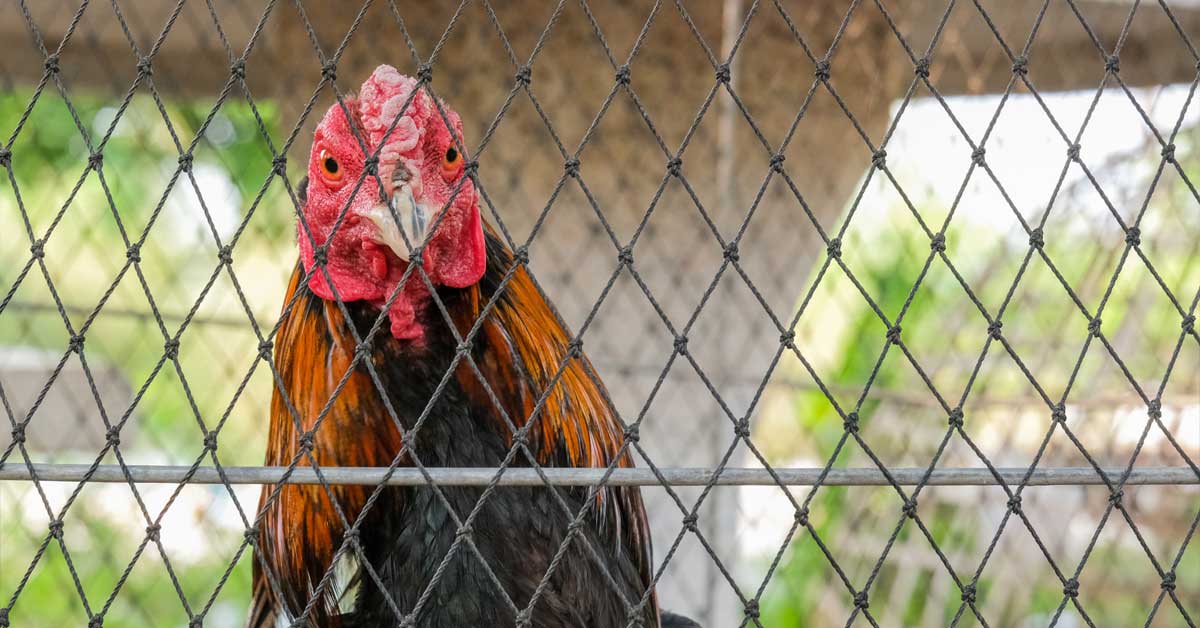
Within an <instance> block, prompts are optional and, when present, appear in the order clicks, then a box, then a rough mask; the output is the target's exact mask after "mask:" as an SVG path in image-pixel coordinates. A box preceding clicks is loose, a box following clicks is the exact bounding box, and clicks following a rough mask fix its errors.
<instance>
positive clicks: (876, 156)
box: [871, 148, 887, 169]
mask: <svg viewBox="0 0 1200 628" xmlns="http://www.w3.org/2000/svg"><path fill="white" fill-rule="evenodd" d="M885 163H887V151H886V150H884V149H882V148H881V149H879V150H877V151H875V152H874V153H872V154H871V167H873V168H876V169H879V168H883V166H884V164H885Z"/></svg>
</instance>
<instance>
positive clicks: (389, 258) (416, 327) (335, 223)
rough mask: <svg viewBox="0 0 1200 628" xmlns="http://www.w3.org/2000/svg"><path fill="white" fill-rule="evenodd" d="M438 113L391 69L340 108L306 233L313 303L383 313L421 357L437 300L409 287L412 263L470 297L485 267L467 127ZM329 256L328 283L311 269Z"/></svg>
mask: <svg viewBox="0 0 1200 628" xmlns="http://www.w3.org/2000/svg"><path fill="white" fill-rule="evenodd" d="M343 105H344V107H343ZM439 105H440V103H435V102H434V101H433V98H431V97H430V96H429V94H427V93H426V92H425V90H423V89H420V88H419V87H418V83H417V81H416V80H415V79H413V78H410V77H407V76H404V75H402V74H400V73H399V72H398V71H396V69H395V68H393V67H391V66H387V65H381V66H379V67H378V68H377V69H376V70H375V72H374V73H373V74H371V77H370V78H369V79H367V81H366V82H365V83H363V85H362V87H361V88H360V90H359V93H358V96H357V97H356V98H347V99H344V100H343V101H342V102H341V103H334V105H333V106H331V107H330V108H329V111H327V112H326V113H325V117H324V118H323V119H322V120H321V123H320V124H319V125H318V126H317V131H316V135H315V137H314V139H313V146H312V155H311V157H310V159H309V162H308V183H307V189H306V194H305V201H304V210H303V213H304V220H303V221H302V223H301V224H300V225H299V226H298V229H299V244H300V259H301V262H302V263H303V264H304V270H305V271H306V272H308V273H310V275H309V276H310V278H309V283H308V285H309V288H310V289H311V290H312V291H313V293H314V294H316V295H317V296H319V297H321V298H323V299H329V300H332V299H337V298H340V299H341V300H342V301H346V302H350V301H367V302H370V303H372V304H374V305H376V306H378V307H384V306H387V314H388V317H389V320H390V323H391V333H392V335H393V336H395V337H396V338H397V339H399V340H405V341H412V342H413V343H416V344H418V345H420V344H421V342H422V340H423V339H424V330H423V328H422V326H421V324H420V323H419V321H418V314H419V313H420V312H422V311H423V310H424V309H425V308H427V307H428V305H429V300H430V294H429V292H430V291H429V285H428V284H427V283H426V281H425V279H424V278H423V277H421V276H420V274H419V273H418V272H416V271H417V269H413V272H411V273H409V276H408V277H407V279H405V278H404V274H405V272H406V270H407V268H408V266H409V264H410V263H411V262H412V260H413V259H414V256H416V255H420V261H421V266H422V268H423V269H424V272H425V275H426V276H428V278H429V283H432V284H433V286H434V287H435V288H436V287H440V286H445V287H450V288H465V287H467V286H470V285H473V284H475V283H476V282H478V281H479V279H480V277H482V276H483V272H484V267H485V265H486V257H485V251H484V236H483V224H482V222H481V218H480V215H479V201H478V196H477V194H476V192H475V186H474V184H473V182H472V181H471V179H470V178H469V177H467V176H466V175H465V174H464V165H465V164H466V155H464V154H463V153H462V147H463V140H462V137H463V135H462V121H461V119H460V118H459V116H458V114H457V113H455V112H454V111H452V110H451V109H450V108H449V107H446V106H444V105H441V106H440V107H439ZM347 114H348V115H347ZM443 114H444V116H443ZM447 121H448V122H449V124H447ZM364 145H365V146H364ZM364 148H365V152H364ZM376 156H377V160H376V159H375V157H376ZM339 221H340V224H339ZM310 234H311V238H310ZM322 256H323V257H324V259H325V269H326V270H327V271H328V276H327V275H326V272H325V271H323V270H322V269H321V268H314V266H315V265H316V260H317V259H318V258H319V257H322ZM402 280H403V282H404V285H403V286H400V282H401V281H402ZM331 284H332V285H331ZM398 286H399V294H397V295H396V297H395V299H394V300H392V301H391V303H390V305H389V304H388V302H389V299H391V298H392V295H393V293H394V292H396V291H397V288H398Z"/></svg>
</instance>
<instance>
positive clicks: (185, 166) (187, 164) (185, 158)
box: [179, 152, 193, 172]
mask: <svg viewBox="0 0 1200 628" xmlns="http://www.w3.org/2000/svg"><path fill="white" fill-rule="evenodd" d="M192 161H193V157H192V153H190V152H187V153H184V154H182V155H180V156H179V169H180V170H182V171H183V172H191V171H192Z"/></svg>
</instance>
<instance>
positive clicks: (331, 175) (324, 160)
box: [321, 151, 342, 181]
mask: <svg viewBox="0 0 1200 628" xmlns="http://www.w3.org/2000/svg"><path fill="white" fill-rule="evenodd" d="M321 174H323V175H325V178H326V179H328V180H330V181H337V180H338V179H341V178H342V166H341V164H339V163H338V160H337V158H335V157H334V156H333V155H330V154H329V153H328V152H326V151H321Z"/></svg>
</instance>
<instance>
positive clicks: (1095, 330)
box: [1088, 316, 1103, 336]
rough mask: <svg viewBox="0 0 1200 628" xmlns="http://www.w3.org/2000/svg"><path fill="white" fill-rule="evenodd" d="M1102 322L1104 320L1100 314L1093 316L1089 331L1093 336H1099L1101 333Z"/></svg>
mask: <svg viewBox="0 0 1200 628" xmlns="http://www.w3.org/2000/svg"><path fill="white" fill-rule="evenodd" d="M1102 324H1103V321H1101V320H1100V317H1099V316H1096V317H1094V318H1092V320H1090V321H1088V333H1089V334H1091V335H1093V336H1099V335H1100V325H1102Z"/></svg>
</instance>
